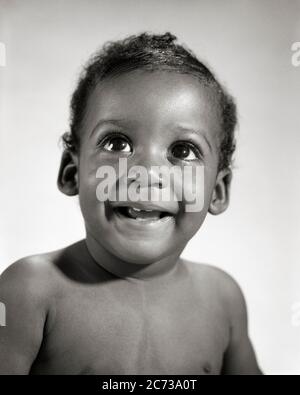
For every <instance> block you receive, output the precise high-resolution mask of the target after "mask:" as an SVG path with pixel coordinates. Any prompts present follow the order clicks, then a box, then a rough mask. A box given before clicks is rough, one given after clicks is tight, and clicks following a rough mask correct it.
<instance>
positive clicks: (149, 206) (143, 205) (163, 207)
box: [110, 202, 178, 215]
mask: <svg viewBox="0 0 300 395" xmlns="http://www.w3.org/2000/svg"><path fill="white" fill-rule="evenodd" d="M110 204H111V206H112V208H117V207H131V208H137V209H139V210H153V211H162V212H167V213H169V214H171V215H176V214H177V213H178V203H177V202H110Z"/></svg>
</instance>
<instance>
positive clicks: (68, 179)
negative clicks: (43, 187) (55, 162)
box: [57, 149, 78, 196]
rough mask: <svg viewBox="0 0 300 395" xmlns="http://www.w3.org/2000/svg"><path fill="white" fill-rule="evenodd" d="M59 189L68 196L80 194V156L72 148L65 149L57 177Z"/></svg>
mask: <svg viewBox="0 0 300 395" xmlns="http://www.w3.org/2000/svg"><path fill="white" fill-rule="evenodd" d="M57 186H58V189H59V190H60V191H61V192H62V193H64V194H65V195H68V196H74V195H77V194H78V157H77V154H76V153H73V152H70V150H67V149H66V150H64V152H63V154H62V158H61V162H60V168H59V172H58V178H57Z"/></svg>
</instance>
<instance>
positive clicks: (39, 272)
mask: <svg viewBox="0 0 300 395" xmlns="http://www.w3.org/2000/svg"><path fill="white" fill-rule="evenodd" d="M57 254H58V251H54V252H50V253H45V254H38V255H31V256H27V257H24V258H22V259H20V260H18V261H16V262H14V263H13V264H11V265H10V266H9V267H8V268H7V269H6V270H5V271H4V272H3V273H2V274H1V276H0V297H1V298H2V299H3V298H4V299H5V298H6V297H10V296H13V297H14V298H17V299H18V298H26V297H28V298H30V302H31V303H32V304H34V303H35V302H38V303H39V304H41V303H43V302H46V301H47V300H49V296H50V294H51V291H52V289H53V288H54V286H55V281H54V269H53V262H54V261H55V259H56V257H57Z"/></svg>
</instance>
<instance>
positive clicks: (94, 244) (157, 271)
mask: <svg viewBox="0 0 300 395" xmlns="http://www.w3.org/2000/svg"><path fill="white" fill-rule="evenodd" d="M85 242H86V246H87V249H88V251H89V253H90V255H91V256H92V258H93V259H94V260H95V262H96V263H97V264H98V265H99V266H101V267H102V268H104V269H105V270H106V271H107V272H109V273H111V274H113V275H114V276H116V277H119V278H124V279H127V280H129V281H130V280H132V281H135V280H136V281H140V280H146V281H147V280H153V279H158V278H161V277H163V278H165V277H166V276H168V275H171V274H173V272H175V270H176V268H177V267H178V264H179V260H180V254H181V252H182V249H181V250H180V251H176V252H175V253H173V254H172V255H169V256H167V257H165V258H162V259H160V260H158V261H155V262H153V263H148V264H142V263H141V264H136V263H130V262H126V261H124V260H122V259H120V258H118V257H117V256H115V255H113V254H112V253H110V252H109V251H107V250H106V249H105V248H104V247H103V246H102V245H101V244H100V243H99V242H98V241H97V240H95V238H94V237H93V236H91V235H89V234H87V236H86V240H85Z"/></svg>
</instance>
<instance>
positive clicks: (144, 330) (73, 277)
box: [0, 71, 260, 374]
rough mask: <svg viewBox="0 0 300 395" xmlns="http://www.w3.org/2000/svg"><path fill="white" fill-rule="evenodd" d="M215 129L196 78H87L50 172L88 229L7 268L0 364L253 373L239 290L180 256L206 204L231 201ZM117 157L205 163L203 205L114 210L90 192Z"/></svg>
mask: <svg viewBox="0 0 300 395" xmlns="http://www.w3.org/2000/svg"><path fill="white" fill-rule="evenodd" d="M112 133H113V134H112ZM116 133H117V134H118V138H119V140H118V141H116V140H112V139H113V138H116ZM220 135H221V130H220V114H219V111H218V106H217V105H216V98H215V96H214V93H213V92H212V91H211V90H210V88H208V87H205V86H203V85H201V84H200V83H199V82H198V81H197V80H196V79H195V78H194V77H192V76H189V75H181V74H177V73H171V72H152V73H149V72H141V71H134V72H130V73H128V74H124V75H121V76H118V77H115V78H113V79H110V80H106V81H104V82H102V83H101V85H98V86H97V87H96V89H95V90H94V92H93V93H92V94H91V96H90V98H89V103H88V108H87V112H86V116H85V119H84V126H83V128H82V131H81V141H80V150H79V152H78V153H70V152H68V151H65V152H64V154H63V157H62V162H61V167H60V171H59V177H58V186H59V188H60V190H61V191H62V192H63V193H65V194H67V195H77V194H78V195H79V200H80V207H81V210H82V214H83V217H84V221H85V227H86V239H85V240H82V241H80V242H78V243H75V244H73V245H71V246H69V247H66V248H64V249H62V250H59V251H54V252H51V253H47V254H42V255H35V256H31V257H27V258H24V259H22V260H21V261H18V262H16V263H14V264H13V265H11V266H10V267H9V268H8V269H7V270H6V271H5V272H4V273H3V274H2V276H1V278H0V301H1V302H3V303H5V305H6V310H7V320H6V323H7V325H6V327H0V373H1V374H260V369H259V367H258V364H257V362H256V358H255V354H254V351H253V348H252V345H251V342H250V340H249V337H248V329H247V311H246V305H245V300H244V297H243V295H242V292H241V290H240V288H239V286H238V285H237V284H236V282H235V281H234V280H233V279H232V278H231V277H230V276H229V275H227V274H226V273H224V272H223V271H221V270H219V269H217V268H215V267H213V266H209V265H204V264H199V263H193V262H190V261H186V260H183V259H182V258H181V257H180V255H181V253H182V251H183V249H184V248H185V246H186V244H187V242H188V241H189V240H190V239H191V238H192V237H193V236H194V234H195V233H196V232H197V231H198V230H199V229H200V227H201V225H202V224H203V222H204V220H205V217H206V215H207V213H208V212H210V213H211V214H213V215H217V214H220V213H222V212H223V211H225V210H226V208H227V206H228V203H229V188H230V181H231V171H230V169H224V170H222V171H218V149H219V142H220ZM178 142H180V144H181V148H182V142H184V144H187V145H185V154H186V153H187V152H188V155H185V154H184V153H182V155H180V154H178V153H179V152H180V150H179V149H178V146H177V150H175V151H174V150H173V148H174V146H176V144H179V143H178ZM112 147H113V148H114V149H112ZM116 147H118V149H115V148H116ZM120 147H122V149H120ZM188 147H189V148H188ZM123 148H124V149H123ZM174 152H176V155H175V154H174ZM120 157H122V158H127V159H128V163H129V167H130V166H135V165H142V166H145V167H146V168H147V169H149V172H151V171H152V170H151V166H154V165H156V166H162V165H164V166H169V167H172V166H174V165H178V166H182V167H183V166H194V167H197V166H204V169H205V170H204V171H205V173H204V175H205V183H204V207H203V209H202V210H201V211H200V212H193V213H190V212H186V211H185V207H186V205H187V202H186V201H184V200H183V201H180V202H178V205H177V206H176V207H174V206H173V207H172V209H173V218H172V219H171V220H170V221H167V222H165V223H163V224H159V225H155V227H150V226H149V225H145V224H142V223H141V224H139V225H137V224H136V223H134V224H133V223H132V222H130V221H133V220H128V219H122V218H120V217H118V216H116V215H115V214H114V210H113V209H112V205H111V204H110V202H108V203H107V202H99V200H98V199H97V198H96V188H97V185H98V183H99V180H97V178H96V177H95V174H96V171H97V169H98V168H99V167H100V166H103V165H110V166H112V167H114V168H115V169H117V164H118V160H119V158H120ZM153 179H154V181H153V182H154V184H155V185H151V187H153V188H160V187H161V185H159V182H158V181H155V180H157V179H158V178H157V179H156V178H155V177H154V178H153ZM128 182H129V183H130V181H128ZM175 183H176V181H175ZM189 187H190V186H189V185H188V186H187V188H189Z"/></svg>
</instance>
